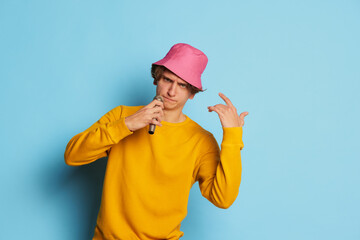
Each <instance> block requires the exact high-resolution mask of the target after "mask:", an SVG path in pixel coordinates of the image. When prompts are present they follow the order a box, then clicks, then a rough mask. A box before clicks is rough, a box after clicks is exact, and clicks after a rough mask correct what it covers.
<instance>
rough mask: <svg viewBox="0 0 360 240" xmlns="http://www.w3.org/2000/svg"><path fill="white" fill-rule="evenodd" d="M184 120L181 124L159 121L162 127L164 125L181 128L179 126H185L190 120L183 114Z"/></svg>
mask: <svg viewBox="0 0 360 240" xmlns="http://www.w3.org/2000/svg"><path fill="white" fill-rule="evenodd" d="M184 115H185V117H186V119H185V120H184V121H182V122H178V123H172V122H166V121H161V124H162V125H166V126H181V125H184V124H187V123H188V122H190V120H191V119H190V118H189V117H188V116H187V115H186V114H184Z"/></svg>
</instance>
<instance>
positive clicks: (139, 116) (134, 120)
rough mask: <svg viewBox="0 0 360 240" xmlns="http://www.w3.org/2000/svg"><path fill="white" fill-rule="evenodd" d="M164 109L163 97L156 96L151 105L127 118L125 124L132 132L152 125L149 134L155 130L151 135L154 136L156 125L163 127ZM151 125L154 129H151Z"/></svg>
mask: <svg viewBox="0 0 360 240" xmlns="http://www.w3.org/2000/svg"><path fill="white" fill-rule="evenodd" d="M163 109H164V103H163V102H162V98H161V96H156V97H155V98H154V100H153V101H152V102H151V103H149V104H148V105H146V106H145V107H143V108H141V109H140V110H139V111H137V112H136V113H134V114H133V115H130V116H128V117H126V118H125V124H126V126H127V127H128V129H129V130H130V131H132V132H133V131H136V130H138V129H141V128H144V127H146V126H148V125H150V127H149V133H150V130H152V128H154V129H153V130H152V133H150V134H153V132H154V130H155V126H156V125H158V126H162V125H161V123H160V122H161V120H162V118H163V117H164V112H163ZM151 125H153V126H154V127H151Z"/></svg>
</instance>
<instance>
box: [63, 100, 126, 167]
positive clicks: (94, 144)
mask: <svg viewBox="0 0 360 240" xmlns="http://www.w3.org/2000/svg"><path fill="white" fill-rule="evenodd" d="M122 112H123V106H118V107H116V108H114V109H112V110H111V111H110V112H108V113H106V114H105V115H104V116H102V117H101V118H100V119H99V120H98V121H97V122H96V123H94V124H93V125H92V126H91V127H90V128H88V129H87V130H85V131H84V132H81V133H79V134H77V135H75V136H74V137H73V138H72V139H71V140H70V141H69V143H68V144H67V146H66V150H65V154H64V157H65V162H66V164H68V165H70V166H79V165H84V164H88V163H91V162H93V161H95V160H97V159H99V158H102V157H106V156H107V154H108V150H109V149H110V148H111V147H112V146H113V145H114V144H116V143H118V142H119V141H120V140H121V139H123V138H125V137H126V136H128V135H130V134H132V133H133V132H131V131H130V130H129V129H128V128H127V126H126V125H125V116H123V114H122Z"/></svg>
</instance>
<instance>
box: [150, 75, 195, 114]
mask: <svg viewBox="0 0 360 240" xmlns="http://www.w3.org/2000/svg"><path fill="white" fill-rule="evenodd" d="M187 86H188V83H187V82H185V81H184V80H182V79H181V78H180V77H178V76H177V75H175V74H173V73H172V72H170V71H168V70H165V71H164V73H163V75H162V77H161V78H160V79H159V81H158V82H157V88H156V95H160V96H162V97H163V100H164V107H165V109H166V110H179V111H182V109H183V107H184V105H185V103H186V101H187V100H188V99H193V98H194V94H192V93H191V92H190V90H189V88H188V87H187Z"/></svg>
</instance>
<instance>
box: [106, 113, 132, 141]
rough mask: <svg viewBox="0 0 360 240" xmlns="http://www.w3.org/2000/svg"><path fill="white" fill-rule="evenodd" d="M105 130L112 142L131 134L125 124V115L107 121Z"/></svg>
mask: <svg viewBox="0 0 360 240" xmlns="http://www.w3.org/2000/svg"><path fill="white" fill-rule="evenodd" d="M107 131H108V133H109V135H110V137H111V139H112V140H113V141H114V143H118V142H119V141H120V140H121V139H123V138H125V137H127V136H129V135H131V134H133V132H132V131H130V130H129V129H128V127H127V126H126V124H125V117H123V118H120V119H119V120H116V121H114V122H110V123H108V125H107Z"/></svg>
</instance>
